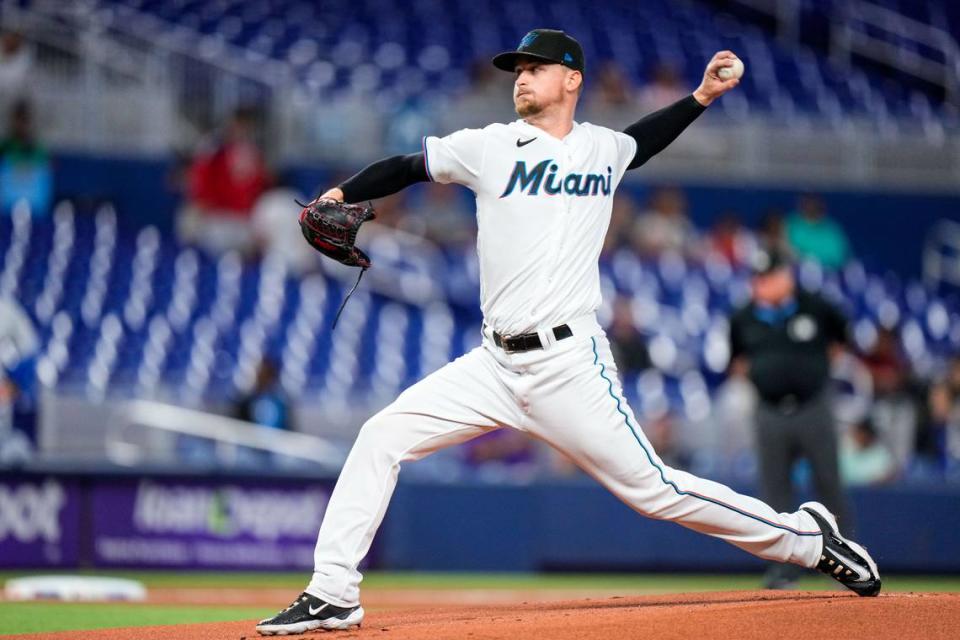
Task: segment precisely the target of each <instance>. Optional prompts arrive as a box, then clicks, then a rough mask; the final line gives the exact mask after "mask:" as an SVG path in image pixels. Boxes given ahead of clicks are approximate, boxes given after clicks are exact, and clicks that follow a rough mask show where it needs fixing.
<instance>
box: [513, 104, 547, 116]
mask: <svg viewBox="0 0 960 640" xmlns="http://www.w3.org/2000/svg"><path fill="white" fill-rule="evenodd" d="M513 107H514V110H515V111H516V112H517V115H518V116H520V117H521V118H529V117H530V116H535V115H537V114H538V113H540V112H541V111H543V107H542V106H541V105H540V103H539V102H535V101H533V100H522V101H515V102H514V103H513Z"/></svg>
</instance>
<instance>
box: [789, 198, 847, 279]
mask: <svg viewBox="0 0 960 640" xmlns="http://www.w3.org/2000/svg"><path fill="white" fill-rule="evenodd" d="M787 238H788V239H789V241H790V246H791V247H792V248H793V250H794V252H795V253H796V254H797V256H798V257H799V258H801V259H810V260H815V261H816V262H819V263H820V264H822V265H823V266H824V267H826V268H828V269H839V268H840V267H842V266H843V265H844V264H846V262H847V258H848V257H849V254H850V247H849V244H848V242H847V236H846V234H845V233H844V231H843V228H842V227H841V226H840V225H839V224H837V222H836V221H835V220H833V219H832V218H830V217H829V216H827V209H826V205H825V204H824V202H823V200H821V199H820V198H818V197H816V196H813V195H805V196H802V197H801V198H800V200H799V202H798V203H797V209H796V211H794V212H793V213H791V214H790V217H789V218H787Z"/></svg>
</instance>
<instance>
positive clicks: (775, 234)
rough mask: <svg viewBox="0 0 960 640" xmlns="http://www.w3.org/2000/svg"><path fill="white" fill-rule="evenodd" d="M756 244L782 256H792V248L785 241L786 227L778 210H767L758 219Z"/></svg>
mask: <svg viewBox="0 0 960 640" xmlns="http://www.w3.org/2000/svg"><path fill="white" fill-rule="evenodd" d="M757 244H758V245H760V246H761V247H766V248H767V249H770V250H772V251H776V252H777V253H779V254H780V255H782V256H788V257H790V256H793V248H792V247H791V246H790V240H789V239H787V225H786V222H784V219H783V213H782V212H781V211H780V210H779V209H769V210H767V211H766V212H765V213H764V214H763V217H762V218H760V224H759V225H758V226H757Z"/></svg>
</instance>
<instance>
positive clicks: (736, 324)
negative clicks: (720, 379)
mask: <svg viewBox="0 0 960 640" xmlns="http://www.w3.org/2000/svg"><path fill="white" fill-rule="evenodd" d="M751 266H752V274H753V275H752V282H751V288H752V299H751V301H750V303H749V304H747V306H745V307H743V308H742V309H740V310H738V311H737V312H736V313H735V314H734V315H733V317H732V318H731V320H730V347H731V371H732V372H734V373H737V372H740V373H746V375H747V377H748V378H749V379H750V381H751V382H752V383H753V384H754V386H755V387H756V389H757V393H758V396H759V404H758V406H757V411H756V442H757V455H758V461H759V467H760V483H761V493H762V494H763V497H764V500H765V501H766V502H767V504H769V505H770V506H772V507H773V508H775V509H777V510H778V511H789V510H790V509H792V508H793V505H794V504H795V502H794V498H793V483H792V481H791V476H792V470H793V465H794V462H795V461H797V460H798V459H800V458H805V459H806V460H807V461H808V462H809V464H810V468H811V470H812V473H813V483H814V488H815V490H816V492H817V497H818V498H819V499H820V501H822V502H823V503H824V504H825V505H826V506H827V508H829V509H830V510H831V511H832V512H833V513H834V514H835V515H836V516H837V519H838V520H839V522H840V526H841V527H843V528H844V529H847V530H849V528H850V522H848V521H847V509H846V499H845V497H844V495H843V491H842V488H841V485H840V473H839V468H838V467H839V465H838V460H837V448H838V447H837V430H836V420H835V418H834V415H833V409H832V406H831V401H830V391H829V386H830V385H829V382H830V351H831V349H833V348H834V347H835V346H837V345H842V344H844V343H845V342H846V340H847V321H846V319H845V318H844V317H843V315H842V314H841V313H840V312H839V311H838V310H837V309H835V308H834V307H833V306H832V305H831V304H830V303H828V302H827V301H826V300H824V299H823V298H822V297H820V296H818V295H813V294H810V293H806V292H804V291H802V290H800V289H799V288H798V287H797V285H796V281H795V280H794V275H793V270H792V268H791V265H790V263H789V261H788V260H787V259H786V257H785V256H784V255H782V254H781V253H779V252H777V251H776V250H772V249H771V250H760V251H758V252H757V253H756V254H755V256H754V259H753V261H752V265H751ZM799 574H800V570H799V567H796V568H794V566H793V565H774V566H771V567H770V569H769V570H768V571H767V574H766V576H765V578H764V584H765V586H766V587H768V588H779V589H786V588H791V587H793V586H795V583H796V581H797V579H798V578H799Z"/></svg>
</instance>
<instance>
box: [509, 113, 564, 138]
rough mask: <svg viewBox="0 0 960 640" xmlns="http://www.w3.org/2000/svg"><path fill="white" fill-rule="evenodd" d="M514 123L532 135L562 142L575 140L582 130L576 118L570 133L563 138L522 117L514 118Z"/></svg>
mask: <svg viewBox="0 0 960 640" xmlns="http://www.w3.org/2000/svg"><path fill="white" fill-rule="evenodd" d="M513 123H514V124H515V125H517V126H519V127H520V128H521V129H523V130H524V133H527V134H530V135H536V136H543V137H544V138H547V139H549V140H552V141H554V142H561V143H562V142H570V141H572V140H575V139H576V136H578V135H579V131H580V123H579V122H577V121H576V120H574V121H573V127H572V128H571V129H570V133H568V134H567V135H566V136H564V137H563V138H557V137H555V136H552V135H550V134H549V133H547V132H546V131H544V130H543V129H541V128H540V127H535V126H533V125H532V124H530V123H528V122H526V121H525V120H523V119H522V118H520V119H517V120H514V121H513Z"/></svg>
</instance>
